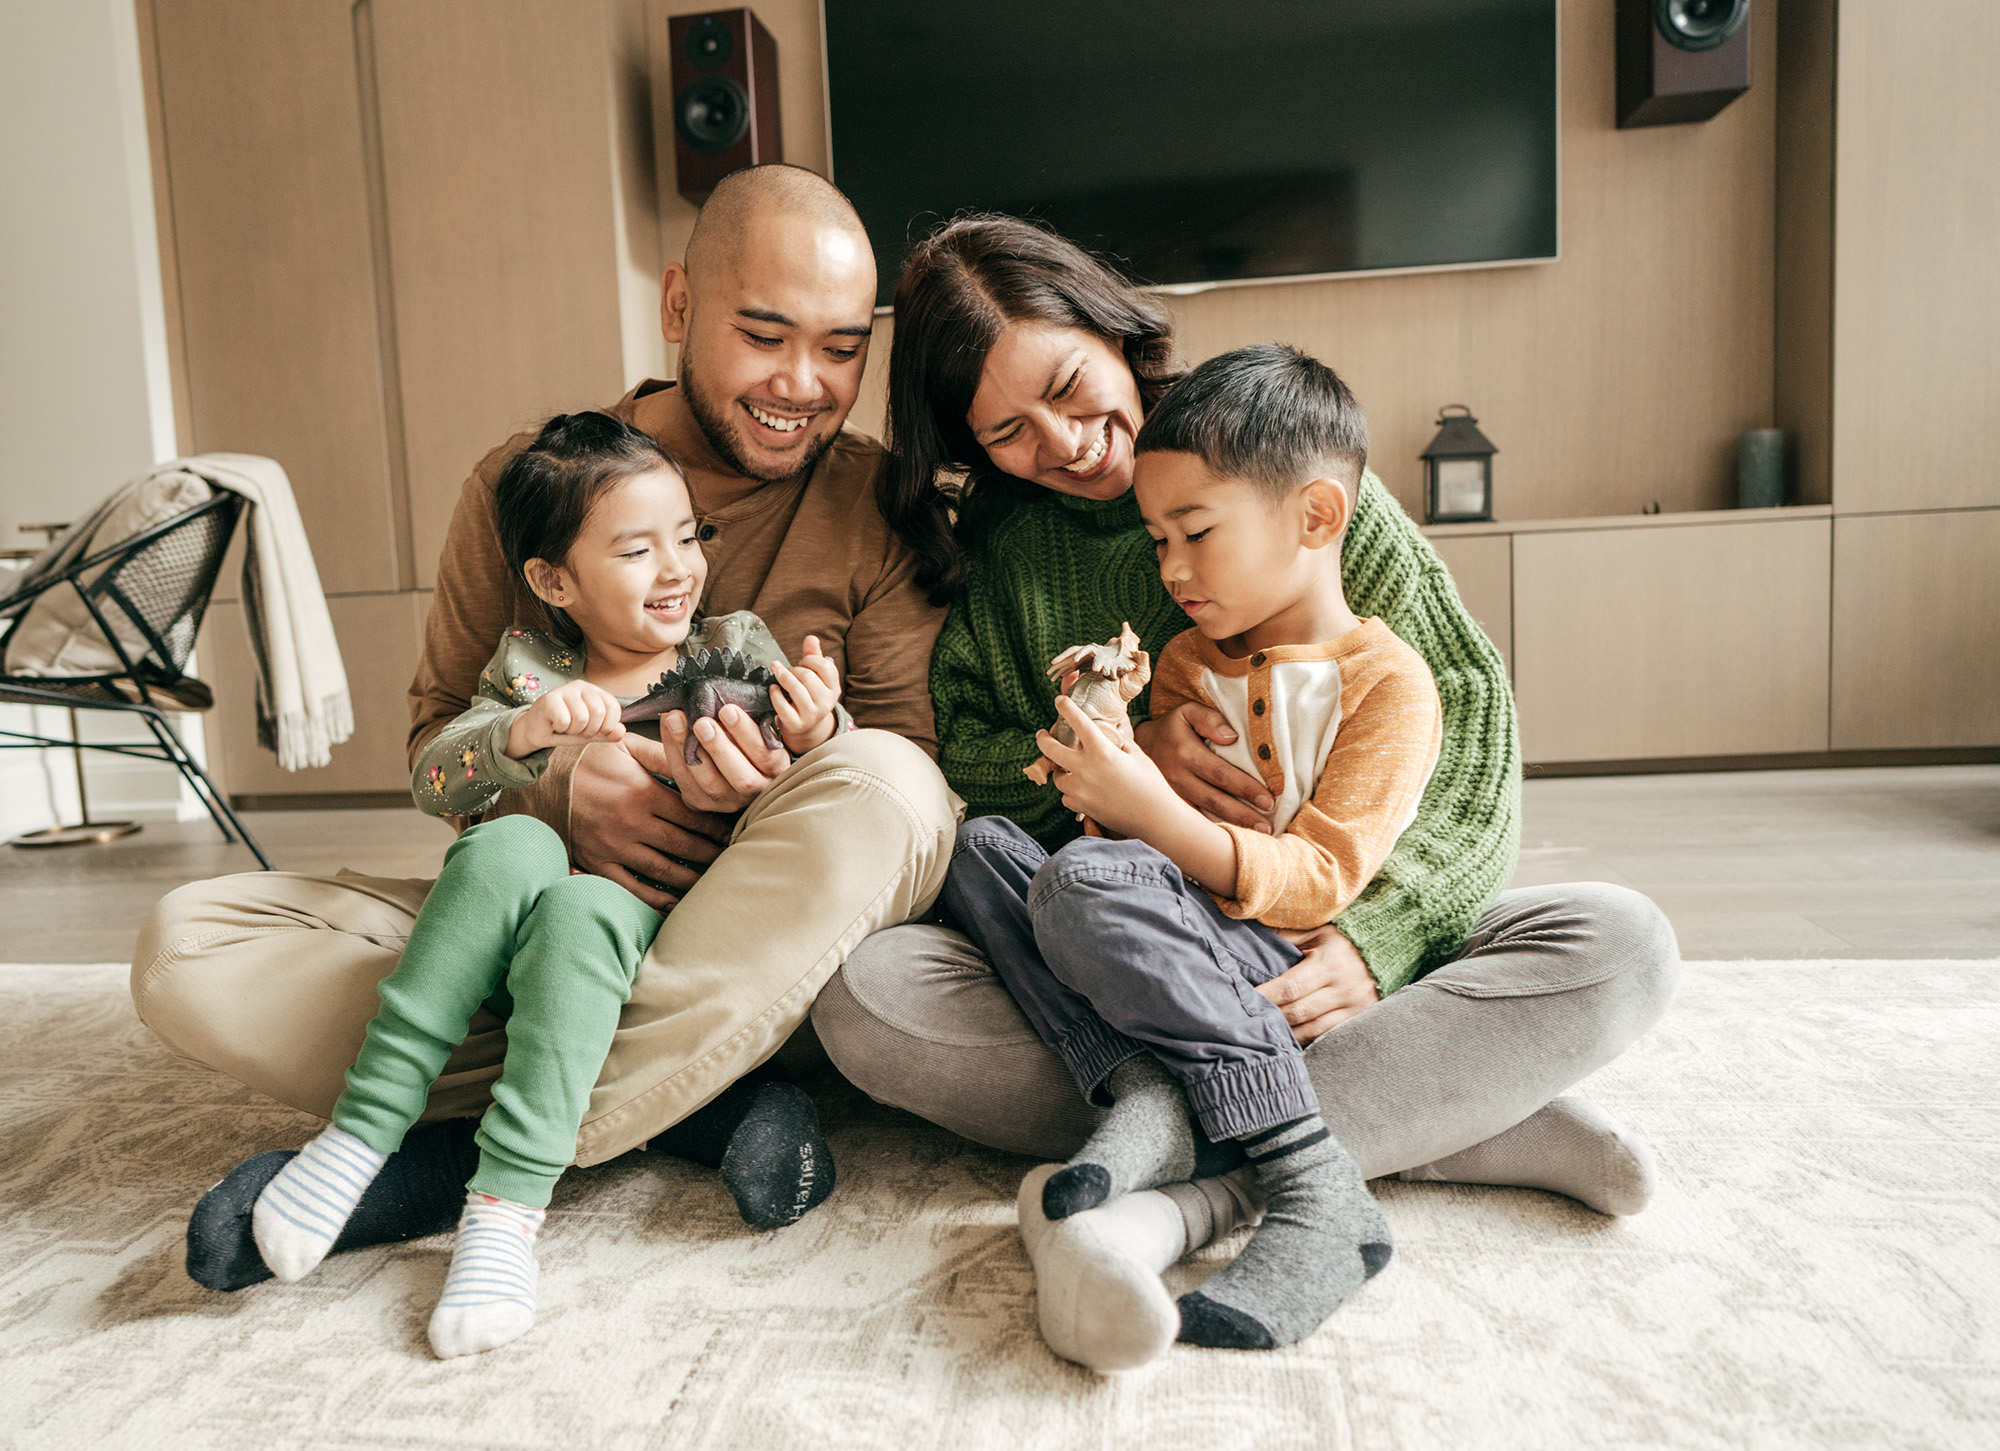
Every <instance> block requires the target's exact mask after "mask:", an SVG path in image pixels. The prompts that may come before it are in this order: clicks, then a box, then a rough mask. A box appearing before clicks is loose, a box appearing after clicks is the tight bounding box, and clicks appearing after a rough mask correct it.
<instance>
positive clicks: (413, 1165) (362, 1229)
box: [187, 1118, 479, 1290]
mask: <svg viewBox="0 0 2000 1451" xmlns="http://www.w3.org/2000/svg"><path fill="white" fill-rule="evenodd" d="M478 1127H479V1124H478V1121H477V1120H476V1119H469V1118H466V1119H446V1120H445V1121H443V1122H442V1123H432V1124H419V1125H417V1127H415V1128H413V1129H411V1130H410V1132H409V1133H408V1134H407V1135H405V1136H404V1139H403V1147H402V1148H400V1149H398V1150H397V1151H396V1152H395V1153H393V1154H391V1155H390V1156H389V1159H388V1162H387V1163H385V1164H383V1166H382V1172H381V1173H380V1174H378V1175H377V1176H376V1177H375V1182H374V1183H372V1184H370V1185H369V1186H368V1192H367V1193H365V1194H363V1195H362V1196H361V1202H360V1203H359V1204H357V1205H355V1206H354V1213H353V1215H352V1216H351V1217H350V1218H349V1219H348V1221H347V1227H346V1228H345V1229H343V1230H342V1231H341V1232H340V1238H339V1239H337V1240H335V1241H334V1242H333V1249H332V1251H331V1253H333V1254H341V1253H344V1252H345V1251H347V1250H351V1249H366V1248H367V1247H368V1246H369V1245H375V1244H401V1243H402V1242H403V1241H404V1240H409V1239H422V1238H423V1237H424V1236H425V1235H427V1234H442V1233H444V1232H445V1231H446V1230H448V1229H451V1228H453V1227H454V1226H456V1225H457V1223H458V1215H459V1211H460V1210H461V1209H463V1208H464V1207H465V1185H466V1181H467V1180H469V1179H470V1178H471V1177H472V1174H473V1171H474V1170H475V1169H477V1168H478V1167H479V1149H478V1146H477V1145H475V1144H474V1143H473V1141H472V1135H473V1133H474V1132H475V1131H476V1130H477V1129H478ZM294 1157H295V1155H294V1152H293V1151H292V1150H290V1149H274V1150H272V1151H270V1152H268V1153H263V1154H252V1155H251V1156H250V1157H249V1158H247V1159H245V1160H244V1161H243V1162H242V1163H240V1164H238V1165H237V1166H236V1167H235V1168H234V1169H231V1170H230V1171H229V1173H228V1174H226V1175H225V1176H224V1177H223V1180H222V1182H221V1183H220V1184H217V1185H216V1186H215V1187H214V1188H213V1189H211V1190H209V1191H208V1192H207V1193H206V1194H204V1195H202V1196H201V1200H200V1202H199V1203H197V1204H196V1205H195V1207H194V1213H193V1214H192V1215H190V1216H189V1217H188V1233H187V1272H188V1278H189V1279H191V1280H193V1281H194V1282H195V1283H196V1284H198V1285H204V1286H206V1287H207V1288H209V1289H211V1290H241V1289H243V1288H245V1287H246V1286H249V1285H255V1284H259V1283H261V1282H263V1281H265V1280H268V1279H270V1278H271V1272H270V1270H268V1269H266V1268H265V1267H264V1261H263V1259H262V1258H261V1257H260V1256H259V1255H258V1253H257V1242H256V1241H255V1240H254V1239H252V1238H251V1237H250V1211H251V1210H252V1209H253V1208H255V1207H256V1204H257V1196H258V1195H259V1194H261V1193H262V1192H263V1191H264V1186H265V1185H266V1184H268V1183H270V1182H271V1180H272V1179H274V1178H275V1177H277V1173H278V1171H279V1170H280V1169H282V1168H284V1167H285V1165H286V1164H287V1163H288V1162H290V1160H291V1159H292V1158H294Z"/></svg>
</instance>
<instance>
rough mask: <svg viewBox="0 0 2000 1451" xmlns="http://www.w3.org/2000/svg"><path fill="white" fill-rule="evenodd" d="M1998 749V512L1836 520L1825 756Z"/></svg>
mask: <svg viewBox="0 0 2000 1451" xmlns="http://www.w3.org/2000/svg"><path fill="white" fill-rule="evenodd" d="M1995 745H2000V509H1980V510H1972V511H1967V512H1963V513H1948V514H1881V515H1875V516H1872V517H1866V518H1855V517H1853V516H1851V515H1843V516H1841V517H1839V518H1837V519H1835V521H1834V525H1833V749H1835V750H1837V751H1862V750H1896V749H1905V748H1919V747H1932V746H1995Z"/></svg>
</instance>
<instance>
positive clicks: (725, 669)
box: [618, 650, 785, 766]
mask: <svg viewBox="0 0 2000 1451" xmlns="http://www.w3.org/2000/svg"><path fill="white" fill-rule="evenodd" d="M777 683H778V677H777V676H775V675H773V674H772V673H771V671H770V668H769V667H768V666H764V665H759V664H757V663H756V662H755V661H754V660H752V659H751V658H750V657H749V656H748V655H745V654H744V653H743V652H742V651H740V650H703V651H701V652H700V653H699V654H695V655H683V656H681V658H680V659H679V660H678V661H676V662H675V663H674V668H673V669H671V670H669V671H667V672H666V673H665V674H664V675H662V676H661V677H660V683H659V684H658V685H655V686H654V687H653V688H652V689H651V690H649V691H647V692H646V693H645V694H644V695H642V696H640V697H639V699H637V700H635V701H633V702H632V703H631V704H630V705H628V706H626V707H625V709H624V710H622V711H620V712H619V714H618V719H620V720H621V721H623V722H625V724H626V725H631V724H632V723H633V722H634V721H641V720H658V719H659V718H660V717H661V716H663V715H666V714H667V713H668V712H670V711H676V710H678V711H680V712H682V713H683V714H685V715H686V716H687V721H688V727H689V729H688V737H687V746H686V748H685V749H683V750H682V752H681V755H682V756H683V757H684V758H685V759H686V761H687V763H688V764H689V765H690V766H691V765H693V764H694V763H695V761H696V759H697V754H696V753H697V751H698V749H699V747H698V744H697V742H696V741H695V738H694V729H693V727H694V723H695V722H696V721H697V720H699V719H701V718H702V717H703V716H708V717H710V718H711V719H713V718H714V716H715V715H716V714H717V713H718V712H720V711H721V709H722V707H724V706H725V705H734V706H737V707H740V708H741V709H742V711H743V713H744V714H745V715H747V716H749V717H750V719H752V720H754V721H756V722H757V726H758V728H759V729H760V730H761V731H762V732H763V735H764V744H765V745H767V746H782V745H783V744H784V743H785V741H784V737H783V736H781V735H780V734H779V732H778V711H777V707H776V706H774V705H772V704H771V687H773V686H774V685H776V684H777Z"/></svg>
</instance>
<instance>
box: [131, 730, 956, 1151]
mask: <svg viewBox="0 0 2000 1451" xmlns="http://www.w3.org/2000/svg"><path fill="white" fill-rule="evenodd" d="M961 810H962V806H961V804H960V803H959V801H958V799H957V798H956V797H955V796H953V795H952V793H951V790H950V788H949V787H947V786H946V785H945V782H944V778H943V777H942V776H941V775H939V774H938V770H937V767H936V766H935V765H933V764H932V763H931V761H930V759H929V757H927V756H925V755H924V753H923V752H922V751H920V750H918V749H917V747H915V746H913V745H911V744H910V743H909V742H908V741H905V740H903V739H902V738H901V737H899V736H893V735H889V734H887V733H885V732H882V731H856V732H854V733H852V734H849V735H843V736H836V737H835V738H834V739H833V740H831V741H829V742H828V743H827V744H826V745H824V746H821V747H820V748H819V749H818V750H816V751H814V752H812V753H811V754H810V755H807V756H805V757H802V758H801V759H800V760H799V762H798V763H797V764H796V765H794V766H793V767H792V769H791V770H790V771H788V772H787V773H786V774H785V775H784V776H783V777H781V778H780V779H779V780H778V782H777V784H776V785H774V786H772V787H771V789H770V790H768V791H766V792H765V793H764V794H763V795H762V796H760V797H759V798H758V799H757V800H756V801H754V802H753V803H751V805H750V807H749V809H748V810H746V811H745V812H744V813H743V816H742V818H741V819H740V820H739V821H738V822H737V825H736V830H735V833H734V834H733V836H732V837H731V839H730V844H729V848H728V850H726V851H725V852H723V853H722V855H721V857H720V858H718V859H717V861H716V862H715V863H714V865H712V866H711V867H710V868H709V869H708V871H707V872H706V873H705V874H704V875H703V877H702V879H701V881H700V882H698V883H697V884H696V885H695V887H694V888H693V889H692V890H691V891H690V892H689V893H688V894H687V896H686V897H685V898H684V899H683V900H682V901H681V903H680V905H679V906H678V907H676V908H675V909H674V910H673V912H672V913H671V914H669V916H668V917H667V921H666V925H665V926H663V927H662V928H661V929H660V935H659V936H658V937H657V938H656V939H655V940H654V942H653V946H652V949H651V951H649V952H648V953H647V954H646V959H645V961H644V962H643V963H642V964H641V965H640V968H639V975H638V978H637V980H636V981H635V982H634V983H633V987H632V1000H631V1002H630V1003H629V1004H627V1005H626V1008H625V1010H624V1013H623V1014H622V1015H621V1017H620V1019H619V1025H618V1031H617V1034H616V1035H615V1037H614V1038H613V1039H612V1044H611V1052H610V1055H609V1056H608V1057H607V1058H606V1059H605V1062H604V1068H603V1071H602V1072H601V1073H600V1074H599V1075H598V1079H597V1086H596V1087H595V1088H594V1089H593V1090H592V1091H591V1096H590V1108H589V1110H588V1112H587V1113H586V1114H585V1116H584V1120H583V1128H582V1130H581V1131H580V1132H579V1133H578V1135H577V1146H576V1162H577V1163H579V1164H597V1163H602V1162H603V1161H604V1160H606V1159H609V1158H612V1157H614V1156H616V1155H618V1154H622V1153H624V1152H625V1151H626V1150H628V1149H633V1148H637V1147H638V1146H639V1145H640V1144H643V1143H644V1142H645V1141H646V1140H647V1139H649V1138H651V1137H652V1136H653V1135H654V1134H657V1133H659V1132H660V1131H661V1130H663V1129H665V1128H666V1127H668V1126H669V1125H671V1124H674V1123H677V1122H679V1121H680V1120H681V1119H683V1118H685V1117H686V1116H687V1115H688V1114H690V1113H692V1112H693V1111H694V1110H696V1109H697V1108H700V1107H701V1106H702V1105H703V1104H705V1103H707V1102H708V1101H709V1100H710V1099H712V1098H714V1097H715V1096H716V1095H717V1094H719V1093H721V1092H722V1090H723V1089H725V1088H727V1087H728V1086H729V1085H730V1084H731V1083H734V1082H735V1081H736V1080H737V1079H738V1078H740V1077H742V1075H743V1074H745V1073H747V1072H748V1071H749V1070H750V1069H752V1068H754V1067H756V1066H757V1065H758V1064H759V1063H761V1062H763V1061H764V1060H765V1059H767V1058H769V1057H770V1056H771V1055H772V1054H773V1053H775V1052H776V1051H777V1050H778V1048H779V1047H780V1046H782V1045H783V1044H784V1042H785V1040H786V1039H787V1038H788V1037H790V1036H791V1034H792V1032H793V1031H794V1030H795V1029H797V1028H798V1027H799V1026H800V1025H801V1024H802V1023H804V1022H805V1021H806V1016H807V1013H808V1012H809V1011H810V1009H811V1007H812V1002H813V998H814V997H815V996H816V995H817V994H818V992H819V990H820V987H821V985H822V984H824V983H825V982H826V980H827V978H828V977H829V976H831V975H832V974H833V972H834V970H835V969H836V968H838V967H839V966H840V964H841V962H842V961H843V960H844V959H845V958H846V956H847V954H848V953H849V952H850V951H852V950H853V948H854V947H855V945H856V944H857V943H859V942H860V941H861V939H862V938H864V937H866V936H867V935H868V934H869V933H871V932H874V931H877V930H878V929H880V928H884V927H893V926H895V925H897V924H898V923H902V922H907V921H909V920H911V919H912V918H914V917H917V916H919V915H921V914H922V913H923V912H925V911H926V910H928V908H929V907H930V905H931V902H932V901H933V899H935V898H936V896H937V894H938V890H939V888H940V887H941V886H942V885H943V883H944V875H945V870H946V868H947V867H948V866H949V865H950V862H951V848H952V841H953V838H954V834H955V831H956V828H957V817H958V814H959V812H960V811H961ZM430 885H431V884H430V883H429V882H425V881H396V880H389V879H385V878H378V877H364V876H359V875H356V874H354V873H351V872H342V873H341V874H340V875H338V876H333V877H313V876H304V875H301V874H298V873H292V872H252V873H246V874H244V875H242V876H234V877H221V878H218V879H216V880H214V881H207V882H195V883H193V884H191V885H189V886H186V887H182V888H180V889H179V890H178V891H175V892H171V893H169V894H168V895H167V896H166V897H163V898H162V899H161V900H160V902H159V904H158V905H157V906H156V907H154V909H153V911H152V914H151V916H149V917H148V918H147V921H146V924H145V926H144V928H143V929H142V930H141V932H140V935H139V947H138V951H137V952H136V954H135V955H134V957H133V960H132V1000H133V1002H134V1004H135V1005H136V1006H137V1008H138V1011H139V1017H140V1019H141V1021H143V1022H144V1023H145V1024H146V1025H147V1026H148V1027H149V1028H151V1029H152V1030H153V1031H154V1032H155V1033H156V1034H158V1035H159V1037H160V1040H161V1041H162V1042H164V1043H165V1044H166V1045H167V1047H168V1048H170V1049H172V1050H173V1051H174V1052H175V1053H176V1054H178V1055H180V1056H181V1057H183V1058H187V1059H191V1060H193V1061H194V1062H196V1063H201V1064H205V1065H206V1066H208V1067H210V1068H214V1069H216V1070H217V1071H219V1072H222V1073H226V1074H228V1075H229V1076H230V1077H232V1078H235V1079H237V1080H239V1081H240V1082H243V1083H246V1084H248V1085H250V1086H251V1087H252V1088H255V1089H258V1090H260V1091H261V1092H264V1093H267V1094H269V1095H270V1096H271V1097H273V1098H275V1099H278V1100H279V1101H280V1102H282V1103H288V1104H291V1105H292V1106H293V1107H295V1108H301V1109H304V1110H306V1111H307V1112H309V1113H315V1114H318V1115H320V1116H321V1117H323V1118H324V1117H326V1116H328V1115H329V1114H330V1113H331V1112H332V1110H333V1102H334V1100H335V1099H336V1098H338V1097H339V1096H340V1091H341V1089H342V1087H343V1086H344V1079H345V1075H346V1072H347V1069H348V1066H349V1065H350V1064H352V1063H353V1062H354V1059H355V1055H356V1054H357V1053H359V1052H360V1049H361V1043H362V1039H363V1037H364V1036H365V1034H366V1032H367V1027H368V1022H369V1019H371V1018H372V1017H374V1015H375V1009H376V993H375V986H376V984H377V983H378V982H380V981H381V980H382V979H383V978H384V977H386V976H388V974H389V973H390V971H391V970H392V969H394V967H395V966H396V960H397V958H398V956H399V955H400V954H401V952H402V949H403V942H404V940H405V938H406V937H407V936H408V935H409V931H410V924H411V922H412V921H413V920H415V917H416V913H417V909H418V907H420V906H421V905H422V904H423V900H424V894H425V893H426V892H428V891H429V890H430ZM505 1050H506V1035H505V1032H504V1030H503V1028H502V1026H501V1024H500V1022H499V1020H498V1019H496V1018H494V1017H492V1016H491V1015H490V1014H487V1013H485V1012H483V1011H482V1012H481V1013H480V1014H479V1015H478V1016H476V1017H475V1018H474V1019H473V1023H472V1028H471V1031H470V1032H469V1033H468V1034H467V1035H466V1039H465V1041H464V1043H462V1044H461V1045H460V1046H459V1048H458V1049H457V1050H456V1051H455V1052H454V1053H453V1054H452V1055H451V1058H450V1059H449V1061H448V1062H447V1063H446V1064H445V1068H444V1073H443V1075H442V1076H441V1077H439V1079H438V1081H437V1083H436V1085H435V1086H434V1087H433V1088H432V1090H431V1096H430V1103H429V1107H428V1108H427V1109H426V1111H425V1114H424V1117H425V1118H429V1119H435V1118H453V1117H467V1116H471V1115H476V1114H478V1113H480V1112H481V1111H482V1110H483V1109H484V1108H485V1106H486V1104H487V1102H488V1094H489V1089H490V1086H491V1084H492V1083H493V1080H494V1079H495V1078H496V1077H498V1076H499V1072H500V1063H501V1058H502V1056H503V1054H504V1053H505Z"/></svg>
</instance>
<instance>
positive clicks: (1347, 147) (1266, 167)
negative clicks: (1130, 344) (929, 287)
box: [823, 0, 1557, 303]
mask: <svg viewBox="0 0 2000 1451" xmlns="http://www.w3.org/2000/svg"><path fill="white" fill-rule="evenodd" d="M1556 5H1557V0H823V13H824V25H823V33H824V35H825V37H826V71H827V109H828V124H829V127H830V131H831V141H832V171H833V179H834V180H835V182H837V183H838V184H839V186H840V187H841V188H842V189H843V190H844V191H846V192H847V194H848V195H849V196H850V197H852V198H853V199H854V204H855V206H856V207H857V208H859V209H860V212H861V217H862V220H863V221H864V222H866V223H867V226H868V232H869V235H870V236H871V237H872V238H873V239H874V242H875V250H876V258H877V261H878V262H879V263H880V265H881V274H882V283H881V293H880V300H881V301H882V302H883V303H886V302H887V301H888V300H889V298H890V296H891V295H892V293H893V292H894V290H895V280H896V275H897V272H898V270H899V269H900V267H901V265H902V260H903V257H904V255H905V253H906V252H907V251H908V248H909V244H910V242H911V241H912V240H913V239H915V238H916V237H920V236H922V235H923V234H924V233H925V232H927V231H929V230H930V229H931V228H932V227H934V226H935V225H937V224H938V223H939V222H940V221H942V220H944V219H946V218H949V217H952V216H954V215H956V214H957V213H959V212H963V211H968V210H980V211H1000V212H1012V213H1016V214H1019V215H1024V216H1032V217H1039V218H1041V219H1042V220H1044V221H1046V222H1048V223H1049V224H1050V225H1052V226H1054V227H1055V228H1056V229H1057V230H1058V231H1060V232H1062V233H1063V234H1064V235H1065V236H1068V237H1070V238H1073V239H1074V240H1076V241H1078V242H1080V243H1082V244H1083V245H1084V246H1086V247H1089V248H1091V249H1092V250H1093V251H1097V252H1100V253H1103V254H1106V255H1109V256H1111V257H1113V258H1115V259H1117V260H1119V261H1120V262H1122V264H1123V265H1124V267H1125V268H1126V270H1127V271H1129V272H1130V273H1131V274H1132V275H1133V276H1135V277H1137V278H1138V279H1140V280H1141V281H1144V282H1147V283H1151V284H1154V285H1156V286H1164V287H1171V288H1176V289H1189V290H1192V289H1196V288H1201V287H1207V286H1214V285H1217V284H1223V283H1242V282H1260V281H1270V280H1275V279H1281V278H1299V277H1315V276H1326V275H1328V274H1336V273H1351V272H1370V271H1380V270H1385V269H1403V268H1427V267H1461V266H1478V265H1493V264H1499V263H1516V262H1536V261H1548V260H1553V259H1554V257H1555V255H1556V104H1557V97H1556Z"/></svg>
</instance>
